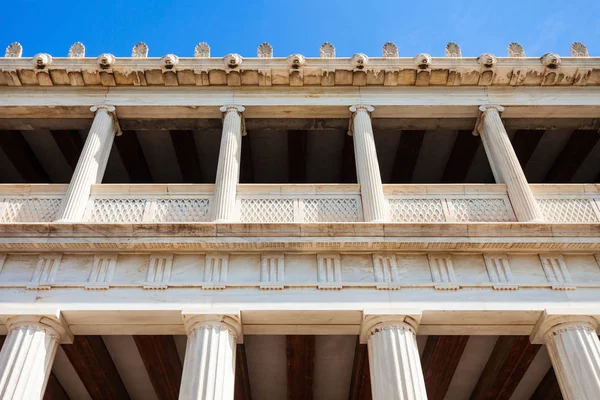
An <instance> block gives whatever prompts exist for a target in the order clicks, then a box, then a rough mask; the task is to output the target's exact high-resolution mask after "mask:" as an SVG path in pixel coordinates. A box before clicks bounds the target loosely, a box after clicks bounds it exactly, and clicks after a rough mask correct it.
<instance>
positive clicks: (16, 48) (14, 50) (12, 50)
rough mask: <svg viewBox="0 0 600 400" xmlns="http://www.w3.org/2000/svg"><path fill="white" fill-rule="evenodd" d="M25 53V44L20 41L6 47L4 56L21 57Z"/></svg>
mask: <svg viewBox="0 0 600 400" xmlns="http://www.w3.org/2000/svg"><path fill="white" fill-rule="evenodd" d="M22 55H23V46H21V43H19V42H12V43H11V44H9V45H8V47H7V48H6V52H5V53H4V57H7V58H20V57H21V56H22Z"/></svg>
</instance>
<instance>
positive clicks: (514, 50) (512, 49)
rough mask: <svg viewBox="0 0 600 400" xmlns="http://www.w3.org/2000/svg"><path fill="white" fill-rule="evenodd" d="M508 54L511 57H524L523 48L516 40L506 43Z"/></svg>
mask: <svg viewBox="0 0 600 400" xmlns="http://www.w3.org/2000/svg"><path fill="white" fill-rule="evenodd" d="M508 56H509V57H511V58H523V57H525V49H523V46H521V45H520V44H519V43H517V42H512V43H511V44H509V45H508Z"/></svg>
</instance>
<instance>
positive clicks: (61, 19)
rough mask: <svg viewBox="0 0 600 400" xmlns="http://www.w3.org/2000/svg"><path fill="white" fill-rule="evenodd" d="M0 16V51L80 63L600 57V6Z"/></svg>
mask: <svg viewBox="0 0 600 400" xmlns="http://www.w3.org/2000/svg"><path fill="white" fill-rule="evenodd" d="M3 3H4V4H3V5H2V12H1V15H0V46H2V47H6V46H7V45H8V44H10V43H11V42H13V41H19V42H21V44H22V45H23V47H24V56H26V57H29V56H32V55H34V54H35V53H38V52H46V53H50V54H52V55H53V56H55V57H65V56H66V55H67V52H68V49H69V46H70V45H71V44H72V43H74V42H76V41H81V42H83V43H84V44H85V46H86V55H87V56H96V55H98V54H100V53H104V52H107V53H113V54H114V55H116V56H117V57H119V56H121V57H128V56H129V55H130V54H131V48H132V47H133V45H134V44H135V43H137V42H138V41H144V42H146V43H147V44H148V46H149V48H150V54H149V55H150V56H151V57H161V56H163V55H164V54H167V53H174V54H177V55H179V56H182V57H186V56H187V57H191V56H192V55H193V49H194V46H195V45H196V44H197V43H198V42H201V41H206V42H208V43H209V44H210V46H211V53H212V55H213V56H223V55H225V54H227V53H232V52H235V53H239V54H241V55H242V56H245V57H254V56H255V55H256V47H257V46H258V45H259V44H260V43H262V42H264V41H267V42H269V43H271V45H272V46H273V48H274V55H275V56H276V57H277V56H279V57H285V56H288V55H289V54H292V53H301V54H304V55H305V56H308V57H314V56H318V50H319V46H320V45H321V43H323V42H325V41H329V42H331V43H333V44H334V45H335V47H336V50H337V55H338V56H351V55H352V54H354V53H358V52H362V53H366V54H367V55H370V56H372V57H375V56H380V55H381V46H382V45H383V43H385V42H386V41H393V42H395V43H396V44H397V45H398V47H399V50H400V55H401V56H411V57H412V56H414V55H416V54H417V53H421V52H426V53H430V54H431V55H433V56H443V54H444V46H445V45H446V43H447V42H449V41H455V42H457V43H458V44H459V45H460V46H461V48H462V53H463V55H464V56H477V55H479V54H480V53H483V52H492V53H494V54H496V55H497V56H505V55H506V47H507V45H508V44H509V43H510V42H511V41H517V42H519V43H521V44H522V45H523V46H524V47H525V52H526V54H527V55H528V56H540V55H542V54H543V53H546V52H550V51H553V52H557V53H559V54H560V55H563V56H567V55H568V54H569V46H570V44H571V43H572V42H573V41H581V42H583V43H584V44H586V45H587V47H588V49H589V52H590V54H591V55H592V56H600V0H571V1H565V0H560V1H557V0H544V1H542V0H532V1H529V0H521V1H514V0H505V1H498V0H466V1H452V0H444V1H442V0H429V1H418V0H417V1H415V0H412V1H399V0H397V1H387V0H385V1H373V0H361V1H358V0H346V1H342V0H336V1H325V0H322V1H318V0H300V1H298V0H296V1H275V0H263V1H235V0H227V1H206V0H205V1H201V0H200V1H198V0H196V1H190V0H178V1H153V0H145V1H140V0H130V1H122V0H112V1H111V0H108V1H106V0H97V1H94V0H92V1H70V2H61V1H57V0H54V1H43V0H42V1H39V0H36V1H31V0H12V1H9V0H6V1H4V2H3Z"/></svg>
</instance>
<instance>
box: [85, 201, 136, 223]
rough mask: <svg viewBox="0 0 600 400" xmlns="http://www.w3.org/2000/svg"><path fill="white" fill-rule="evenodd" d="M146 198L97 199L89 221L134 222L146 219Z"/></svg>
mask: <svg viewBox="0 0 600 400" xmlns="http://www.w3.org/2000/svg"><path fill="white" fill-rule="evenodd" d="M146 202H147V200H145V199H95V200H94V203H93V206H92V210H91V213H90V215H89V217H88V221H89V222H105V223H125V224H126V223H134V222H142V220H143V219H144V209H145V208H146Z"/></svg>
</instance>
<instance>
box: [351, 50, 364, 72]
mask: <svg viewBox="0 0 600 400" xmlns="http://www.w3.org/2000/svg"><path fill="white" fill-rule="evenodd" d="M350 64H352V66H353V67H354V69H356V70H359V71H362V70H363V69H365V68H366V67H367V65H368V64H369V57H367V55H366V54H362V53H357V54H355V55H353V56H352V58H350Z"/></svg>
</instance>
